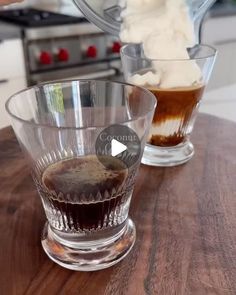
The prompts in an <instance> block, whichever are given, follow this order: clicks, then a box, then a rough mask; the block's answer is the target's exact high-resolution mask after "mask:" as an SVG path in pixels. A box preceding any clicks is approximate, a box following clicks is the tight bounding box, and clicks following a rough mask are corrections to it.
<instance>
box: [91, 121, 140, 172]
mask: <svg viewBox="0 0 236 295" xmlns="http://www.w3.org/2000/svg"><path fill="white" fill-rule="evenodd" d="M95 149H96V155H97V157H98V159H99V161H100V162H101V163H102V164H103V165H104V166H107V167H108V166H109V161H107V157H106V156H110V157H113V158H116V159H119V160H120V161H122V163H123V164H124V165H125V167H127V168H130V167H131V166H133V165H134V164H135V163H136V162H138V160H140V155H141V143H140V139H139V137H138V135H137V134H136V133H135V131H134V130H133V129H131V128H129V127H127V126H125V125H118V124H116V125H111V126H109V127H107V128H105V129H104V130H102V131H101V132H100V134H99V135H98V137H97V139H96V143H95ZM104 156H105V157H104ZM108 168H110V166H109V167H108Z"/></svg>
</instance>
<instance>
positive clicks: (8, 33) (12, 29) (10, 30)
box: [0, 21, 21, 40]
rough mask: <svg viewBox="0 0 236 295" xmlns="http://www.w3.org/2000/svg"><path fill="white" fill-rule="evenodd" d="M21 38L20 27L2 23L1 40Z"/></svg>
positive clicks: (0, 28) (0, 27) (0, 24)
mask: <svg viewBox="0 0 236 295" xmlns="http://www.w3.org/2000/svg"><path fill="white" fill-rule="evenodd" d="M20 37H21V29H20V27H18V26H14V25H12V24H9V23H6V22H3V21H0V40H6V39H17V38H20Z"/></svg>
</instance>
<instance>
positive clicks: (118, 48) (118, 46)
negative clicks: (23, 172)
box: [111, 41, 121, 53]
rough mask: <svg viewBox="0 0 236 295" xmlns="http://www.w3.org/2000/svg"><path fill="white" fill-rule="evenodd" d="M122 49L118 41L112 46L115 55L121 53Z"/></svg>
mask: <svg viewBox="0 0 236 295" xmlns="http://www.w3.org/2000/svg"><path fill="white" fill-rule="evenodd" d="M120 49H121V44H120V42H118V41H116V42H114V43H113V45H112V49H111V50H112V52H113V53H120Z"/></svg>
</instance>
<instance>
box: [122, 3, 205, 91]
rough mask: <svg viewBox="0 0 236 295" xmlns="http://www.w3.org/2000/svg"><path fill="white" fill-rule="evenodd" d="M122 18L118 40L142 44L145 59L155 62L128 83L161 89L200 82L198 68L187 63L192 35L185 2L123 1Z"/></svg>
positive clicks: (193, 35)
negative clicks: (149, 68) (147, 70)
mask: <svg viewBox="0 0 236 295" xmlns="http://www.w3.org/2000/svg"><path fill="white" fill-rule="evenodd" d="M123 2H124V0H123ZM122 18H123V24H122V27H121V33H120V37H121V40H122V41H123V42H126V43H142V44H143V50H144V54H145V56H146V57H147V58H150V59H155V60H156V61H154V62H153V63H152V68H153V69H152V71H149V72H147V73H145V74H143V75H141V74H135V75H134V76H132V77H130V82H132V83H134V84H138V85H146V84H148V85H155V86H158V87H160V88H174V87H188V86H191V85H194V84H196V83H199V82H200V80H201V76H202V75H201V70H200V68H199V67H198V65H197V64H196V62H195V61H189V60H188V59H189V55H188V52H187V48H188V47H192V46H193V45H194V44H195V34H194V26H193V23H192V21H191V18H190V16H189V9H188V6H187V4H186V0H126V1H125V6H124V10H123V13H122ZM170 60H171V61H170ZM173 60H175V61H173ZM176 60H180V61H176ZM183 60H185V61H183Z"/></svg>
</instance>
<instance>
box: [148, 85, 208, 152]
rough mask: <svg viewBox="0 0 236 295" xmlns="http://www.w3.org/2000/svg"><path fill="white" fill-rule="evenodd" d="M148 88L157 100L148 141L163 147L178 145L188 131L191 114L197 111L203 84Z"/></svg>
mask: <svg viewBox="0 0 236 295" xmlns="http://www.w3.org/2000/svg"><path fill="white" fill-rule="evenodd" d="M149 90H150V91H151V92H152V93H153V94H154V95H155V96H156V98H157V102H158V103H157V108H156V111H155V114H154V118H153V124H152V126H153V128H152V133H151V135H150V140H149V143H150V144H152V145H156V146H163V147H169V146H175V145H178V144H179V143H181V142H183V141H184V139H185V137H186V135H187V133H188V127H189V124H190V123H191V119H192V115H193V114H194V112H195V111H197V108H198V105H199V101H200V100H201V98H202V94H203V91H204V86H203V85H198V86H195V87H189V88H187V87H186V88H175V89H174V88H173V89H157V88H150V87H149ZM154 130H155V131H154Z"/></svg>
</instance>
